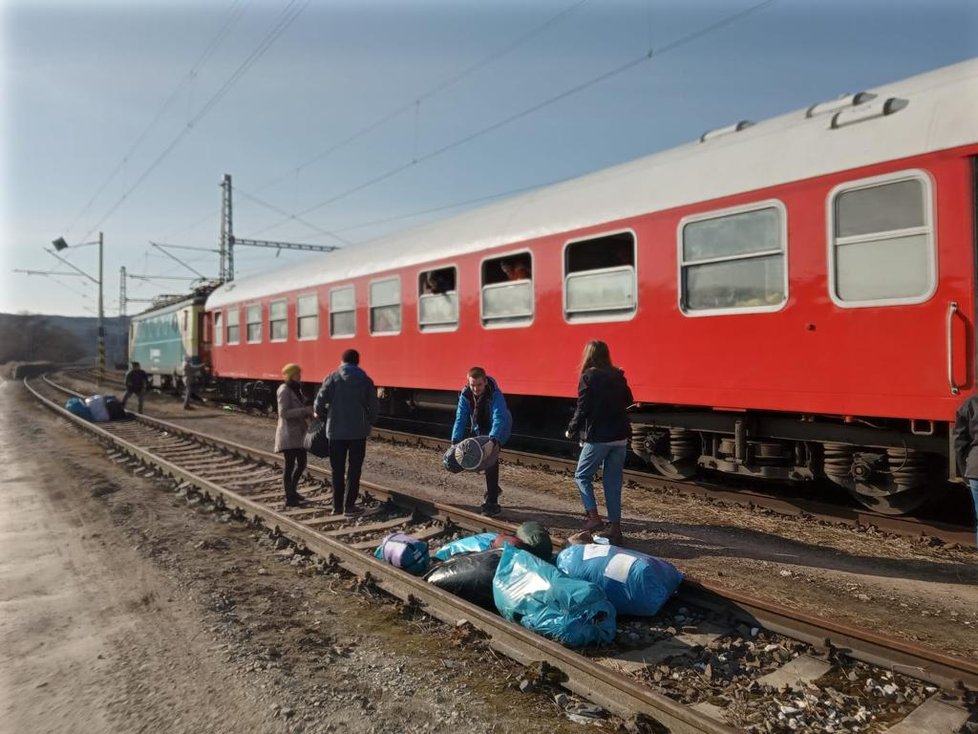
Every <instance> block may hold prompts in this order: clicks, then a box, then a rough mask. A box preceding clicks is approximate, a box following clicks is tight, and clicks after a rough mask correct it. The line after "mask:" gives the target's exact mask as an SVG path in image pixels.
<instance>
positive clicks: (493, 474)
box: [483, 461, 499, 505]
mask: <svg viewBox="0 0 978 734" xmlns="http://www.w3.org/2000/svg"><path fill="white" fill-rule="evenodd" d="M483 500H484V501H485V503H486V504H487V505H498V504H499V462H498V461H497V462H496V463H495V464H493V465H492V466H490V467H487V468H486V494H485V496H484V497H483Z"/></svg>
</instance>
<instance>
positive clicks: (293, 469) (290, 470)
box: [282, 449, 306, 502]
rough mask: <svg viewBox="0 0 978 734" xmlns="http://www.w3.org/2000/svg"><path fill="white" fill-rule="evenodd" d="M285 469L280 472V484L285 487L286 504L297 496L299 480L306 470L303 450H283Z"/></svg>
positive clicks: (304, 451)
mask: <svg viewBox="0 0 978 734" xmlns="http://www.w3.org/2000/svg"><path fill="white" fill-rule="evenodd" d="M282 453H283V454H284V455H285V469H284V470H283V471H282V484H283V485H285V501H286V502H288V501H290V500H291V499H293V498H294V497H295V496H296V494H298V491H297V490H298V489H299V480H300V479H302V473H303V472H304V471H305V470H306V450H305V449H285V450H284V451H283V452H282Z"/></svg>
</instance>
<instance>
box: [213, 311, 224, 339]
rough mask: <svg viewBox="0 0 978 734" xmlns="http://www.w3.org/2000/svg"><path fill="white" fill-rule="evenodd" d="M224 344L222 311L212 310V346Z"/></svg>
mask: <svg viewBox="0 0 978 734" xmlns="http://www.w3.org/2000/svg"><path fill="white" fill-rule="evenodd" d="M222 344H224V313H223V312H222V311H215V312H214V346H215V347H219V346H221V345H222Z"/></svg>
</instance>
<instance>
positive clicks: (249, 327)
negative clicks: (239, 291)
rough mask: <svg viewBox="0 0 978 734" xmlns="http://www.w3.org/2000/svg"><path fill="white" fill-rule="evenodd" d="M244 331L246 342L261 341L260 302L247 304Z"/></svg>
mask: <svg viewBox="0 0 978 734" xmlns="http://www.w3.org/2000/svg"><path fill="white" fill-rule="evenodd" d="M245 317H246V321H245V324H246V331H245V337H246V338H247V340H248V343H249V344H251V343H254V342H260V341H261V304H260V303H254V304H252V305H250V306H248V308H247V310H246V313H245Z"/></svg>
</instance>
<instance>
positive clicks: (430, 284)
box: [419, 268, 455, 294]
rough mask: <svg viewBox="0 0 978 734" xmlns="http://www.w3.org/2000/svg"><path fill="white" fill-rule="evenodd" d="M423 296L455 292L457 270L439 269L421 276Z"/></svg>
mask: <svg viewBox="0 0 978 734" xmlns="http://www.w3.org/2000/svg"><path fill="white" fill-rule="evenodd" d="M419 280H420V285H421V293H422V294H439V293H450V292H451V291H454V290H455V268H439V269H438V270H429V271H427V272H425V273H421V275H420V276H419Z"/></svg>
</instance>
